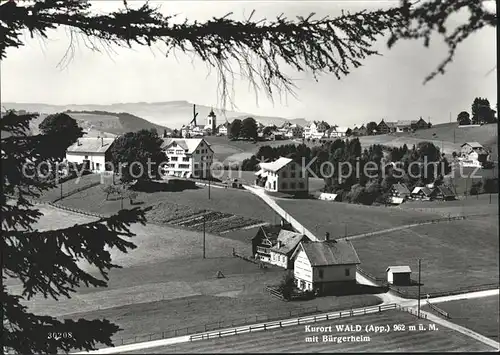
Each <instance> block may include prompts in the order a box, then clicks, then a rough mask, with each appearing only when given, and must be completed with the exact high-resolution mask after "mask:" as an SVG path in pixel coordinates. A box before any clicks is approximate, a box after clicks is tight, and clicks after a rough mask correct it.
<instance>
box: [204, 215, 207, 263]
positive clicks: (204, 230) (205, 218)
mask: <svg viewBox="0 0 500 355" xmlns="http://www.w3.org/2000/svg"><path fill="white" fill-rule="evenodd" d="M206 215H207V211H206V210H205V211H203V259H205V219H206Z"/></svg>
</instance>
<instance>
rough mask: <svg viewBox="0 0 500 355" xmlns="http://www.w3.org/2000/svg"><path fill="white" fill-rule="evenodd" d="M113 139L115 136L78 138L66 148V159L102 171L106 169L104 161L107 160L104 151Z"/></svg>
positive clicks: (94, 170) (92, 169)
mask: <svg viewBox="0 0 500 355" xmlns="http://www.w3.org/2000/svg"><path fill="white" fill-rule="evenodd" d="M114 141H115V138H104V137H97V138H78V140H77V141H76V142H75V143H74V144H72V145H71V146H69V147H68V149H66V161H67V162H68V163H75V164H86V167H87V169H89V170H91V171H93V172H104V171H106V162H108V161H109V159H108V157H107V154H106V152H107V151H108V150H109V148H110V147H111V145H112V144H113V142H114ZM108 170H110V169H108Z"/></svg>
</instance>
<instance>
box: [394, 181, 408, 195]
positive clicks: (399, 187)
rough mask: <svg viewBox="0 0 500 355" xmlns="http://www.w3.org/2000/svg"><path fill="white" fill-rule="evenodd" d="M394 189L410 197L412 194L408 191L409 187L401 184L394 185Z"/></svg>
mask: <svg viewBox="0 0 500 355" xmlns="http://www.w3.org/2000/svg"><path fill="white" fill-rule="evenodd" d="M392 188H393V189H395V190H396V191H397V192H399V193H400V194H406V195H409V194H410V193H411V192H410V189H408V187H407V186H406V185H405V184H401V183H399V182H398V183H397V184H394V185H392Z"/></svg>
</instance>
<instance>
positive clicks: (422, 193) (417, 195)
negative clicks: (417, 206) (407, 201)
mask: <svg viewBox="0 0 500 355" xmlns="http://www.w3.org/2000/svg"><path fill="white" fill-rule="evenodd" d="M432 193H433V190H431V189H430V188H428V187H426V186H423V187H422V186H418V187H415V188H414V189H413V191H412V192H411V198H412V199H414V200H422V201H430V200H431V198H432Z"/></svg>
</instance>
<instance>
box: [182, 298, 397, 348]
mask: <svg viewBox="0 0 500 355" xmlns="http://www.w3.org/2000/svg"><path fill="white" fill-rule="evenodd" d="M397 307H398V306H397V305H396V304H395V303H392V304H388V305H383V306H374V307H367V308H360V309H355V310H349V311H340V312H333V313H328V314H322V315H319V316H316V315H315V316H309V317H305V318H301V317H299V318H297V319H291V320H285V321H283V320H282V321H275V322H268V323H263V324H257V325H251V326H246V327H239V328H235V329H228V330H219V331H216V332H210V333H201V334H195V335H191V336H190V337H189V340H190V341H195V340H203V339H213V338H221V337H223V336H229V335H238V334H242V333H251V332H256V331H262V330H270V329H279V328H283V327H287V326H293V325H301V324H307V323H316V322H323V321H327V320H332V319H340V318H346V317H353V316H357V315H365V314H370V313H379V312H383V311H387V310H392V309H397Z"/></svg>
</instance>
